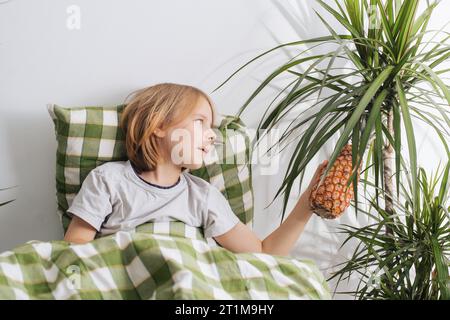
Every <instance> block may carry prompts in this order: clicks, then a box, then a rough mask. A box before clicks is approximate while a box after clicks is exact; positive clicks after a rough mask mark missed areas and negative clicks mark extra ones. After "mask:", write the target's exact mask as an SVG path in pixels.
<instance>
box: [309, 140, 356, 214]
mask: <svg viewBox="0 0 450 320" xmlns="http://www.w3.org/2000/svg"><path fill="white" fill-rule="evenodd" d="M360 169H361V166H360ZM324 171H325V168H323V169H322V170H321V172H320V176H321V177H322V176H323V173H324ZM351 175H352V146H351V145H350V144H348V145H346V146H345V147H344V148H343V149H342V151H341V152H340V154H339V156H338V157H337V159H336V161H335V162H334V164H333V166H332V167H331V169H330V171H329V172H328V174H327V176H326V177H325V179H324V181H323V183H322V184H321V185H320V186H319V183H317V184H315V185H314V186H313V188H312V191H311V195H310V199H309V200H310V206H311V209H312V210H313V211H314V212H315V213H316V214H317V215H319V216H321V217H322V218H325V219H335V218H338V217H340V216H341V215H342V214H343V213H344V211H345V210H346V209H347V208H348V207H349V206H350V201H351V200H352V199H353V183H351V184H350V186H349V187H348V188H347V182H348V180H349V178H350V176H351ZM359 178H360V173H359V171H358V174H357V180H358V181H359Z"/></svg>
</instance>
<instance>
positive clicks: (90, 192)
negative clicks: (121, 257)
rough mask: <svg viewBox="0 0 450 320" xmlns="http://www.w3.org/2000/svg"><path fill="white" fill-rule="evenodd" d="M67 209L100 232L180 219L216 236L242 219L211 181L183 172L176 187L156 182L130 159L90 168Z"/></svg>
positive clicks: (105, 233)
mask: <svg viewBox="0 0 450 320" xmlns="http://www.w3.org/2000/svg"><path fill="white" fill-rule="evenodd" d="M67 212H68V213H69V215H71V214H73V215H76V216H78V217H80V218H81V219H83V220H84V221H86V222H87V223H89V224H90V225H92V226H93V227H94V228H95V229H96V230H97V231H98V232H99V233H100V236H104V235H108V234H112V233H115V232H117V231H120V230H130V229H133V228H135V227H136V226H138V225H140V224H143V223H145V222H151V221H153V222H159V221H176V220H178V221H182V222H184V223H186V224H188V225H191V226H193V227H202V228H203V229H204V235H205V237H215V236H219V235H221V234H224V233H226V232H227V231H229V230H230V229H232V228H233V227H234V226H235V225H236V224H237V223H238V222H239V218H238V217H237V216H236V215H235V214H234V212H233V211H232V210H231V207H230V205H229V203H228V201H227V200H226V199H225V197H224V196H223V195H222V193H221V192H220V191H219V190H218V189H217V188H216V187H214V186H213V185H211V184H210V183H208V182H207V181H205V180H203V179H201V178H199V177H196V176H194V175H192V174H190V173H187V172H182V173H181V175H180V179H179V180H178V182H177V183H176V184H175V185H173V186H170V187H160V186H155V185H153V184H150V183H148V182H146V181H145V180H143V179H142V178H141V177H140V176H138V175H137V174H136V172H135V170H134V169H133V167H132V165H131V163H130V161H129V160H128V161H115V162H107V163H105V164H102V165H100V166H98V167H96V168H95V169H93V170H91V171H90V172H89V174H88V175H87V177H86V179H85V180H84V181H83V184H82V186H81V189H80V191H79V192H78V194H77V195H76V196H75V198H74V199H73V202H72V203H71V205H70V207H69V209H68V210H67Z"/></svg>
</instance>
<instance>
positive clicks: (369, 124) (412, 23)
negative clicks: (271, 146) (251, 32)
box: [215, 0, 450, 220]
mask: <svg viewBox="0 0 450 320" xmlns="http://www.w3.org/2000/svg"><path fill="white" fill-rule="evenodd" d="M317 2H318V4H319V5H320V6H321V7H322V8H323V9H325V13H326V15H327V16H326V17H325V16H322V15H321V14H319V13H317V12H316V13H317V15H318V17H319V19H320V20H321V22H322V23H323V25H324V26H325V27H326V29H327V30H328V32H329V34H328V35H324V36H323V37H319V38H312V39H306V40H304V39H300V40H299V41H295V42H289V43H284V44H280V45H278V46H277V47H275V48H272V49H270V50H268V51H266V52H264V53H262V54H260V55H258V56H257V57H255V58H253V59H252V60H250V61H249V62H247V63H246V64H245V65H243V66H242V67H241V68H239V69H238V70H237V71H236V72H234V73H233V74H232V75H231V76H230V77H229V78H228V79H226V80H225V81H224V82H223V83H222V84H221V85H220V86H218V87H217V88H216V89H215V90H218V89H219V88H220V87H221V86H223V85H224V84H225V83H226V82H228V81H229V80H230V79H231V78H232V77H233V76H234V75H235V74H236V73H238V72H240V71H241V70H242V69H243V68H244V67H246V66H247V65H249V64H251V63H252V62H254V61H255V60H258V59H262V58H263V57H264V56H266V55H267V54H269V53H271V54H273V53H276V52H279V50H280V49H282V48H283V49H289V50H291V51H292V50H294V51H295V52H296V54H295V56H294V57H293V58H292V59H290V60H289V61H287V62H286V63H284V64H283V65H281V66H279V67H278V68H276V70H274V71H273V72H272V73H271V74H270V75H269V76H268V77H267V78H266V79H264V80H263V81H262V83H261V84H260V85H259V86H258V87H257V89H256V90H255V91H254V92H253V93H252V94H251V95H250V97H249V98H248V100H247V101H246V102H245V103H244V104H243V106H242V107H241V108H240V110H239V112H238V116H239V115H241V114H242V112H244V110H246V109H247V108H250V107H253V105H251V102H252V101H253V100H254V99H255V97H257V96H258V95H259V94H260V93H261V92H262V91H263V90H264V89H265V88H266V87H268V86H272V85H273V86H275V85H276V83H275V81H277V79H278V78H280V77H281V76H284V78H286V77H287V78H290V81H288V82H289V83H288V84H287V85H286V86H284V85H283V87H282V88H281V89H280V92H279V93H278V94H277V95H276V96H275V97H274V99H273V101H272V102H271V103H270V105H268V106H267V107H266V108H265V110H262V111H264V112H261V114H263V115H262V117H261V119H260V121H259V125H258V132H259V129H267V130H269V129H272V128H274V127H276V126H277V125H278V124H279V123H280V121H284V122H286V121H288V122H289V126H288V128H287V129H286V130H285V131H284V132H283V134H282V135H281V137H280V139H279V140H278V141H277V142H278V143H280V144H282V143H294V144H295V145H294V151H293V153H292V156H291V158H290V161H289V164H288V166H287V170H286V173H285V175H284V178H283V181H282V184H281V186H280V188H279V189H278V191H277V193H276V195H275V197H274V200H275V199H276V198H277V197H278V196H280V195H281V194H284V197H283V199H284V202H283V211H282V218H281V220H283V217H284V214H285V210H286V205H287V202H288V199H289V193H290V190H291V189H292V187H293V185H294V181H295V180H296V179H297V178H300V179H302V178H303V174H304V171H305V168H306V166H307V164H308V163H309V162H310V161H311V159H312V158H313V157H314V156H315V155H316V153H317V152H318V151H319V150H320V149H321V148H322V147H323V146H324V144H325V143H326V142H327V141H329V140H330V139H331V138H332V137H334V136H336V135H337V136H338V140H337V143H336V145H335V148H334V151H333V152H332V154H331V157H330V159H329V160H330V161H329V163H328V166H327V168H326V170H325V174H324V176H325V175H326V174H327V173H328V172H329V170H330V168H331V167H332V166H333V164H334V162H335V160H336V159H337V157H338V155H339V152H340V151H341V150H342V149H343V147H344V146H345V145H346V144H348V143H351V144H352V161H351V162H352V163H351V166H352V170H351V172H352V174H351V177H350V179H349V180H348V184H347V186H349V185H350V184H351V183H352V182H353V191H354V192H353V193H354V195H355V199H354V201H355V203H356V208H355V209H356V213H358V183H357V181H358V179H357V176H358V174H357V173H358V170H357V169H356V168H360V165H361V163H364V162H365V163H366V164H368V163H371V165H372V166H373V167H372V169H373V172H374V177H375V178H374V179H375V180H374V184H375V187H376V192H377V193H378V190H381V191H382V192H383V193H385V195H386V197H385V200H386V201H385V210H386V212H392V211H393V206H394V204H393V201H394V195H395V193H396V195H397V197H398V196H399V187H400V185H399V184H400V182H401V181H400V176H399V173H400V171H401V169H402V167H401V166H402V163H404V162H403V155H402V150H407V151H406V154H408V155H409V162H407V163H409V168H405V169H406V170H408V171H409V173H410V175H411V181H412V190H413V193H412V194H413V195H414V197H413V199H412V201H413V204H414V206H415V207H417V203H418V202H419V193H418V191H417V190H418V188H419V185H418V184H419V182H418V169H417V149H416V137H415V134H414V127H415V124H414V123H415V122H413V120H415V119H417V120H420V121H423V122H424V123H425V124H426V125H428V126H430V127H432V128H433V129H434V130H435V131H436V133H437V135H438V137H439V139H440V140H441V142H442V144H443V146H444V148H445V150H446V152H447V154H448V153H449V149H448V146H447V143H448V142H447V141H448V134H449V127H450V120H449V104H450V92H449V88H448V85H447V84H446V78H445V77H444V76H445V74H446V73H447V72H448V71H450V69H445V67H444V65H445V64H444V62H445V61H447V60H448V58H449V57H450V47H449V41H448V39H449V38H450V35H449V33H447V32H445V31H443V30H437V31H436V30H428V29H427V26H428V22H429V20H430V17H431V15H432V12H433V10H434V9H435V8H436V7H437V6H438V3H439V1H426V2H424V3H425V4H426V5H427V6H426V9H425V10H424V11H423V12H419V9H418V7H419V0H408V1H396V0H384V1H383V0H343V1H338V0H334V1H328V2H327V3H326V2H324V1H321V0H317ZM329 17H331V18H332V19H335V20H336V22H337V23H338V24H339V25H340V26H342V27H343V28H344V30H345V32H343V33H342V34H341V33H338V32H337V31H335V29H333V27H332V26H331V25H330V24H329V23H328V21H330V19H329ZM290 18H292V17H290ZM287 20H288V19H287ZM289 21H291V19H289ZM300 23H301V21H300ZM305 46H313V47H311V48H308V49H305ZM319 46H321V47H327V48H330V47H331V49H330V51H329V52H326V53H321V54H314V55H311V54H310V51H311V50H312V49H314V48H316V47H319ZM342 65H345V68H343V67H342ZM312 98H314V101H315V102H314V103H313V104H312V105H310V104H306V103H304V102H307V101H309V100H311V99H312ZM306 105H308V107H305V106H306ZM258 108H261V104H259V105H258ZM305 111H307V112H308V115H307V116H306V115H305ZM292 119H294V120H292ZM402 131H403V132H404V133H405V134H406V141H403V140H402ZM266 132H267V131H266ZM260 138H261V136H260V135H257V140H258V139H260ZM292 141H294V142H292ZM364 159H366V161H364ZM366 168H367V166H365V167H362V169H364V170H365V169H366ZM367 172H368V171H367V170H366V174H367ZM394 186H396V189H397V192H395V191H394Z"/></svg>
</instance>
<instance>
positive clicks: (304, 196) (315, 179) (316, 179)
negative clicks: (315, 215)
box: [299, 160, 328, 210]
mask: <svg viewBox="0 0 450 320" xmlns="http://www.w3.org/2000/svg"><path fill="white" fill-rule="evenodd" d="M327 165H328V160H324V161H323V162H322V163H321V164H320V165H319V166H318V167H317V169H316V172H315V173H314V175H313V177H312V178H311V181H310V183H309V185H308V188H307V189H306V190H305V192H303V194H302V195H301V196H300V199H299V202H301V204H300V205H301V206H302V207H303V208H307V209H308V210H311V208H310V205H309V197H310V195H311V192H312V189H313V187H314V185H315V184H316V183H318V182H319V181H320V171H321V170H322V169H323V168H326V166H327Z"/></svg>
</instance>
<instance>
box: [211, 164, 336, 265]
mask: <svg viewBox="0 0 450 320" xmlns="http://www.w3.org/2000/svg"><path fill="white" fill-rule="evenodd" d="M327 162H328V161H324V162H323V163H322V164H321V165H320V166H319V167H318V168H317V170H316V172H315V174H314V176H313V178H312V180H311V182H310V184H309V186H308V189H307V190H306V191H305V192H304V193H303V194H302V195H301V197H300V199H299V200H298V202H297V204H296V206H295V207H294V209H293V210H292V211H291V213H290V214H289V216H288V217H287V219H286V220H285V221H284V222H283V223H282V224H281V226H280V227H278V228H277V229H276V230H275V231H273V232H272V233H271V234H270V235H269V236H268V237H266V238H265V239H264V240H263V241H261V240H260V239H259V238H258V237H257V236H256V235H255V233H253V232H252V231H251V230H250V229H249V228H248V227H247V226H246V225H245V224H243V223H242V222H239V223H238V224H237V225H236V226H235V227H234V228H232V229H231V230H230V231H228V232H226V233H224V234H222V235H220V236H217V237H215V238H214V239H215V240H216V241H217V242H218V243H219V244H220V245H221V246H222V247H224V248H226V249H228V250H230V251H232V252H235V253H239V252H261V253H268V254H274V255H284V256H287V255H289V252H290V250H291V249H292V247H293V246H294V244H295V242H296V241H297V239H298V238H299V236H300V235H301V233H302V232H303V229H304V228H305V225H306V223H307V222H308V220H309V218H311V215H312V213H313V212H312V211H311V209H310V206H309V195H310V193H311V190H312V187H313V186H314V184H315V183H316V182H318V181H319V180H320V169H321V168H322V167H324V166H326V165H327Z"/></svg>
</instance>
